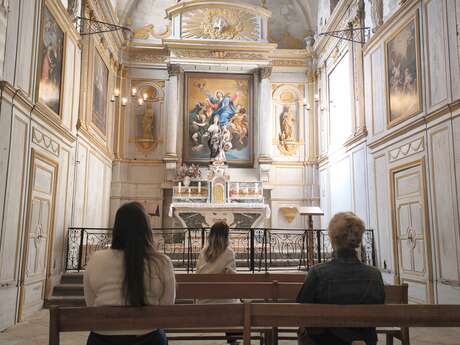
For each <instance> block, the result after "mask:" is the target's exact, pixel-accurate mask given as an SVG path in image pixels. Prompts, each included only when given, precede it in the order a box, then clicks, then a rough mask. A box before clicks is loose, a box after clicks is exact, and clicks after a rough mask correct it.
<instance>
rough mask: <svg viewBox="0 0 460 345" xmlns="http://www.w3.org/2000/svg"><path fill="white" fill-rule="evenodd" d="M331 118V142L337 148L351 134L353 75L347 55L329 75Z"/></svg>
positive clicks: (346, 54)
mask: <svg viewBox="0 0 460 345" xmlns="http://www.w3.org/2000/svg"><path fill="white" fill-rule="evenodd" d="M328 85H329V118H330V124H329V126H330V141H331V146H333V147H335V146H337V145H339V144H341V143H343V142H344V141H345V140H346V139H347V138H348V137H349V136H350V135H351V134H352V132H351V128H352V117H351V111H352V103H351V98H352V96H351V91H350V89H351V87H352V82H351V73H350V60H349V54H348V53H345V54H344V56H343V57H342V59H341V60H340V62H339V63H338V64H337V65H336V66H335V68H334V69H333V70H332V71H331V72H330V73H329V81H328Z"/></svg>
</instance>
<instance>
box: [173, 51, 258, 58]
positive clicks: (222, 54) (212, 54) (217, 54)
mask: <svg viewBox="0 0 460 345" xmlns="http://www.w3.org/2000/svg"><path fill="white" fill-rule="evenodd" d="M173 55H174V56H175V57H178V58H186V59H187V58H207V59H209V58H213V59H234V60H265V59H266V56H265V55H263V54H258V53H246V52H238V51H223V50H202V49H200V50H192V49H174V50H173Z"/></svg>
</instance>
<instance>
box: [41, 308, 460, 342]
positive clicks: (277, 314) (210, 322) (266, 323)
mask: <svg viewBox="0 0 460 345" xmlns="http://www.w3.org/2000/svg"><path fill="white" fill-rule="evenodd" d="M301 326H306V327H326V328H327V327H460V305H346V306H343V305H325V304H295V303H259V304H257V303H245V304H221V305H171V306H152V307H144V308H132V307H85V308H83V307H82V308H61V309H59V308H56V307H53V308H51V309H50V333H49V344H50V345H59V344H60V333H62V332H81V331H90V330H92V331H114V330H118V331H119V330H145V329H157V328H166V329H176V328H183V327H188V328H213V327H217V328H233V329H235V328H242V329H243V333H244V336H243V338H244V345H250V344H251V331H252V330H253V329H254V328H255V327H258V328H264V327H271V328H274V327H301Z"/></svg>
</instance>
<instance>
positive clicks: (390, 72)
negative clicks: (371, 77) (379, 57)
mask: <svg viewBox="0 0 460 345" xmlns="http://www.w3.org/2000/svg"><path fill="white" fill-rule="evenodd" d="M404 43H407V45H404ZM384 44H385V97H386V117H387V128H392V127H394V126H396V125H398V124H400V123H401V122H403V121H405V120H407V119H409V118H411V117H413V116H415V115H417V114H419V113H420V112H422V110H423V105H422V90H421V81H422V79H421V78H422V75H421V68H420V63H421V62H420V61H421V59H420V56H421V55H420V18H419V13H418V11H417V12H416V14H415V15H414V16H413V17H411V18H410V19H409V20H407V21H405V22H404V23H403V24H402V25H401V26H400V27H399V28H398V29H397V30H396V31H395V32H394V33H393V34H392V35H390V37H389V38H387V39H386V40H385V43H384ZM404 49H405V51H403V50H404ZM414 65H415V66H414Z"/></svg>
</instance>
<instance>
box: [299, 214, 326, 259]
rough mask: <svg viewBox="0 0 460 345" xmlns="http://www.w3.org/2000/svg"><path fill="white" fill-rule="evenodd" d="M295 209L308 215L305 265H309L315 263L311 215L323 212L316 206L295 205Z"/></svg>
mask: <svg viewBox="0 0 460 345" xmlns="http://www.w3.org/2000/svg"><path fill="white" fill-rule="evenodd" d="M297 211H298V212H299V214H300V215H301V216H308V229H307V267H311V266H313V265H314V264H315V238H314V231H313V230H314V229H313V216H323V215H324V212H323V210H321V209H320V208H319V207H317V206H306V207H297ZM318 250H319V249H318Z"/></svg>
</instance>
